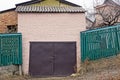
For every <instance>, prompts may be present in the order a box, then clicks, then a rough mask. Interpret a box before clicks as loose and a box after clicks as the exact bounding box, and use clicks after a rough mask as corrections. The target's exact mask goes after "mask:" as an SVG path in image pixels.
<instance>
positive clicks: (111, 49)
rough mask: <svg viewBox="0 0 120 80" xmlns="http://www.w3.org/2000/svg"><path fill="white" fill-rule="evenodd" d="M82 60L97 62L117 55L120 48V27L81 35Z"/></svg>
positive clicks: (96, 30)
mask: <svg viewBox="0 0 120 80" xmlns="http://www.w3.org/2000/svg"><path fill="white" fill-rule="evenodd" d="M80 34H81V35H80V37H81V60H82V62H84V60H86V59H88V60H96V59H100V58H105V57H108V56H113V55H117V54H118V53H119V48H120V25H117V26H110V27H106V28H100V29H95V30H88V31H84V32H81V33H80Z"/></svg>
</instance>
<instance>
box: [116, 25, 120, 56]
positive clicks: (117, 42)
mask: <svg viewBox="0 0 120 80" xmlns="http://www.w3.org/2000/svg"><path fill="white" fill-rule="evenodd" d="M115 33H116V44H117V51H116V55H117V54H118V52H119V49H120V48H119V41H118V39H119V38H118V30H117V27H116V28H115Z"/></svg>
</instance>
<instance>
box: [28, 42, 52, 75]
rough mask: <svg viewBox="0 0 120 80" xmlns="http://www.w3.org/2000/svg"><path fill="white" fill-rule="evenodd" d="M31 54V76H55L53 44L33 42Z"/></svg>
mask: <svg viewBox="0 0 120 80" xmlns="http://www.w3.org/2000/svg"><path fill="white" fill-rule="evenodd" d="M30 46H31V49H30V50H31V51H30V52H31V53H30V55H31V56H30V70H29V72H30V74H31V75H32V76H37V75H41V76H42V75H52V74H53V63H52V62H53V61H52V59H51V56H52V55H53V52H52V51H51V50H52V47H53V45H52V44H48V43H37V42H32V43H31V44H30Z"/></svg>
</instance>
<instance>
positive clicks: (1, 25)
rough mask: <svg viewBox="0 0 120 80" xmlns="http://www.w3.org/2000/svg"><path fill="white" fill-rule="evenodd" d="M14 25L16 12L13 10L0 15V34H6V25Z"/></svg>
mask: <svg viewBox="0 0 120 80" xmlns="http://www.w3.org/2000/svg"><path fill="white" fill-rule="evenodd" d="M16 24H17V12H15V11H14V10H13V11H6V12H2V13H0V33H6V32H7V25H16Z"/></svg>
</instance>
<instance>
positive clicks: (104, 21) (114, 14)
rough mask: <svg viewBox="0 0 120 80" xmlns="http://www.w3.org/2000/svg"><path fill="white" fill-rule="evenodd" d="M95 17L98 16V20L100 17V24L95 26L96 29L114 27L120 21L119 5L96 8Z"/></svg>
mask: <svg viewBox="0 0 120 80" xmlns="http://www.w3.org/2000/svg"><path fill="white" fill-rule="evenodd" d="M96 12H97V15H99V18H100V17H101V23H100V24H98V23H96V24H97V26H96V27H102V26H111V25H115V24H116V23H118V22H119V19H120V5H117V4H116V5H102V6H97V7H96ZM96 22H100V21H97V18H96Z"/></svg>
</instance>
